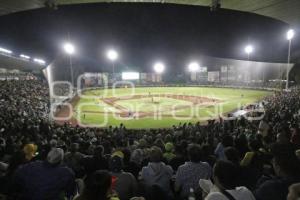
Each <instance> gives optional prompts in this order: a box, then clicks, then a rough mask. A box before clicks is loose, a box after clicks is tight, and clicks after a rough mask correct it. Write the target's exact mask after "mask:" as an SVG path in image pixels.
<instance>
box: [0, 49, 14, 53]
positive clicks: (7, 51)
mask: <svg viewBox="0 0 300 200" xmlns="http://www.w3.org/2000/svg"><path fill="white" fill-rule="evenodd" d="M0 52H3V53H7V54H11V53H12V51H11V50H8V49H4V48H1V47H0Z"/></svg>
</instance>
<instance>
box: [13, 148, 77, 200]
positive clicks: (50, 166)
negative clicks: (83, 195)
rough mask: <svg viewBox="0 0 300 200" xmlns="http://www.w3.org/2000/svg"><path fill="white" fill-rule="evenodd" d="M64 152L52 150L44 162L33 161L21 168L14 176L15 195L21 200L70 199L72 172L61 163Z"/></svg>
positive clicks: (56, 149) (58, 149) (73, 182)
mask: <svg viewBox="0 0 300 200" xmlns="http://www.w3.org/2000/svg"><path fill="white" fill-rule="evenodd" d="M63 158H64V151H63V150H62V149H60V148H53V149H52V150H51V151H50V152H49V153H48V155H47V160H46V161H35V162H31V163H28V164H25V165H23V166H21V167H20V168H19V169H18V170H17V171H16V174H15V177H14V180H13V186H14V188H15V192H16V193H15V195H16V196H18V197H19V198H18V199H21V200H29V199H30V200H41V199H47V200H59V199H63V198H64V197H67V198H71V197H72V196H73V194H74V192H75V179H74V173H73V171H72V170H71V169H70V168H68V167H65V166H62V165H61V163H62V161H63Z"/></svg>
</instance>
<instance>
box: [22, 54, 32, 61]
mask: <svg viewBox="0 0 300 200" xmlns="http://www.w3.org/2000/svg"><path fill="white" fill-rule="evenodd" d="M20 57H21V58H25V59H27V60H29V59H30V56H27V55H24V54H20Z"/></svg>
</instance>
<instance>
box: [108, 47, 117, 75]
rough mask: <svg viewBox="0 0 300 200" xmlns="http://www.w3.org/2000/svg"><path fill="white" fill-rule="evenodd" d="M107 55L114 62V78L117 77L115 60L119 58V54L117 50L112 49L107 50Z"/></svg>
mask: <svg viewBox="0 0 300 200" xmlns="http://www.w3.org/2000/svg"><path fill="white" fill-rule="evenodd" d="M106 56H107V58H108V59H109V60H110V61H111V62H112V70H113V78H115V61H116V60H117V59H118V57H119V54H118V52H117V51H116V50H113V49H110V50H108V51H107V52H106Z"/></svg>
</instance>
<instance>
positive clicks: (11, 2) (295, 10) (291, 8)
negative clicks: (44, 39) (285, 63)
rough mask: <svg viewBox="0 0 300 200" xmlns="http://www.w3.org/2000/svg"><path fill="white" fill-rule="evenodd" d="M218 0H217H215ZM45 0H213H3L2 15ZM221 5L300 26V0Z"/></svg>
mask: <svg viewBox="0 0 300 200" xmlns="http://www.w3.org/2000/svg"><path fill="white" fill-rule="evenodd" d="M213 1H216V0H213ZM45 2H48V3H50V4H51V3H55V4H57V5H58V6H59V5H68V4H80V3H98V2H102V3H112V2H148V3H150V2H151V3H174V4H188V5H200V6H211V3H212V0H22V1H20V0H1V1H0V15H6V14H10V13H14V12H19V11H24V10H30V9H37V8H42V7H45V5H46V4H45ZM220 2H221V7H222V8H225V9H232V10H238V11H244V12H251V13H256V14H259V15H264V16H268V17H272V18H275V19H278V20H281V21H284V22H287V23H288V24H290V25H292V26H295V27H297V28H298V27H300V12H299V10H300V0H242V1H241V0H220Z"/></svg>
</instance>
